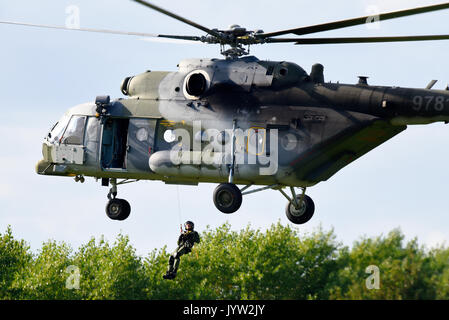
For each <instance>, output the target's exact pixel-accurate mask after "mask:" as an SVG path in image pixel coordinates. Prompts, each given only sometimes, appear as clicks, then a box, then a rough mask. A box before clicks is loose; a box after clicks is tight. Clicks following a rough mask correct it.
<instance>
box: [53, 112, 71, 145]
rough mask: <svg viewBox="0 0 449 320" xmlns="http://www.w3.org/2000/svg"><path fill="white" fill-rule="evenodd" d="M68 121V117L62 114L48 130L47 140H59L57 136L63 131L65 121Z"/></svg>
mask: <svg viewBox="0 0 449 320" xmlns="http://www.w3.org/2000/svg"><path fill="white" fill-rule="evenodd" d="M68 121H69V118H68V117H67V116H64V117H62V118H61V120H59V121H58V122H56V123H55V125H53V127H52V129H51V130H50V132H49V134H48V141H49V142H51V143H55V142H57V141H59V138H60V137H61V136H62V134H63V133H64V129H65V127H66V126H67V122H68Z"/></svg>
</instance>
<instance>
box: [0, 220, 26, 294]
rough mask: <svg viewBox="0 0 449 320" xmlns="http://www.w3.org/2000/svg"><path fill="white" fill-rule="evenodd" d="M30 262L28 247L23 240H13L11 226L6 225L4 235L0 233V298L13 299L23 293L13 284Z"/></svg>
mask: <svg viewBox="0 0 449 320" xmlns="http://www.w3.org/2000/svg"><path fill="white" fill-rule="evenodd" d="M31 262H32V256H31V254H30V253H29V247H28V246H27V245H26V244H25V242H24V241H23V240H21V241H18V240H15V239H14V237H13V236H12V231H11V227H8V228H7V229H6V233H5V234H4V235H1V234H0V298H2V299H14V298H16V297H20V296H21V295H22V294H23V293H22V290H21V288H20V287H17V286H15V285H14V280H15V279H16V278H19V277H20V276H21V274H22V273H23V272H24V269H25V267H26V266H28V265H30V263H31Z"/></svg>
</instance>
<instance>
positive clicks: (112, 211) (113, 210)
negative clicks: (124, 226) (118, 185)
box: [106, 198, 131, 221]
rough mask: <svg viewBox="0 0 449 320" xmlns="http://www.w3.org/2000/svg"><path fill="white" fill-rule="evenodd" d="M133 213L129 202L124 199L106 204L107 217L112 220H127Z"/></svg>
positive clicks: (116, 199)
mask: <svg viewBox="0 0 449 320" xmlns="http://www.w3.org/2000/svg"><path fill="white" fill-rule="evenodd" d="M130 213H131V206H130V205H129V202H128V201H126V200H124V199H118V198H115V199H111V200H109V202H108V203H107V204H106V215H107V216H108V217H109V218H111V219H112V220H120V221H122V220H125V219H126V218H128V216H129V214H130Z"/></svg>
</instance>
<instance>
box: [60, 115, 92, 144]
mask: <svg viewBox="0 0 449 320" xmlns="http://www.w3.org/2000/svg"><path fill="white" fill-rule="evenodd" d="M85 124H86V117H85V116H72V118H71V119H70V122H69V125H68V126H67V129H66V130H65V132H64V135H63V136H62V139H61V140H60V141H61V143H63V144H74V145H79V144H83V138H84V128H85Z"/></svg>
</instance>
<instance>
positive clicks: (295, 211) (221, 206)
mask: <svg viewBox="0 0 449 320" xmlns="http://www.w3.org/2000/svg"><path fill="white" fill-rule="evenodd" d="M231 173H232V171H231ZM229 181H230V182H229V183H222V184H220V185H218V187H217V188H215V191H214V204H215V206H216V207H217V209H218V210H220V211H221V212H223V213H227V214H229V213H233V212H235V211H237V210H238V209H239V208H240V206H241V204H242V196H244V195H246V194H251V193H255V192H260V191H264V190H267V189H274V190H279V192H281V193H282V194H283V195H284V197H285V198H287V200H288V203H287V207H286V208H285V214H286V215H287V218H288V220H290V221H291V222H292V223H294V224H304V223H306V222H308V221H309V220H310V219H311V218H312V216H313V214H314V212H315V204H314V202H313V200H312V198H310V197H309V196H308V195H306V188H302V193H301V194H298V195H297V194H296V192H295V189H294V187H290V191H291V193H292V196H291V197H290V196H289V195H287V193H285V191H284V190H283V188H285V186H282V185H279V184H273V185H270V186H266V187H260V188H257V189H254V190H249V191H246V189H248V188H250V187H251V186H252V184H249V185H247V186H245V187H243V188H242V189H239V188H238V187H237V186H236V185H235V184H233V183H232V182H231V181H232V176H230V179H229Z"/></svg>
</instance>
